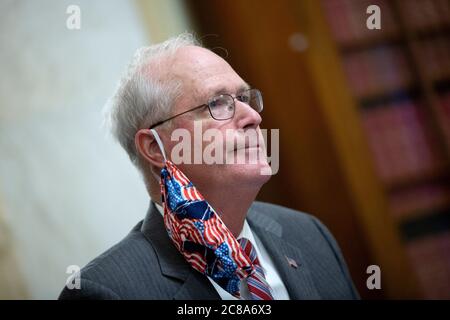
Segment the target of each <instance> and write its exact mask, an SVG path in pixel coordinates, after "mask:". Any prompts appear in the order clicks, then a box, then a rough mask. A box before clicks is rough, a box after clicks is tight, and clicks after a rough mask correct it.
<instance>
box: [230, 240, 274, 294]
mask: <svg viewBox="0 0 450 320" xmlns="http://www.w3.org/2000/svg"><path fill="white" fill-rule="evenodd" d="M238 241H239V243H240V245H241V247H242V248H243V249H244V252H245V254H246V255H247V256H248V257H249V258H250V261H251V262H252V263H253V266H254V267H255V272H253V273H252V274H251V275H250V276H249V277H248V278H247V285H248V291H250V294H251V296H252V299H253V300H273V296H272V293H271V288H270V286H269V284H268V283H267V281H266V278H265V277H264V271H263V269H262V268H261V264H260V263H259V259H258V256H257V254H256V250H255V248H254V247H253V245H252V243H251V242H250V240H248V239H246V238H240V239H239V240H238Z"/></svg>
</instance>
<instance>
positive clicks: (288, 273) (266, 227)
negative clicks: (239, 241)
mask: <svg viewBox="0 0 450 320" xmlns="http://www.w3.org/2000/svg"><path fill="white" fill-rule="evenodd" d="M247 220H248V223H249V225H250V227H251V229H252V231H253V232H255V233H256V235H257V236H258V238H259V239H260V240H261V242H262V243H263V245H264V247H265V248H266V250H267V252H268V253H269V254H270V256H271V258H272V261H273V263H274V264H275V267H276V268H277V271H278V273H279V275H280V277H281V279H282V280H283V283H284V285H285V286H286V289H287V291H288V293H289V297H290V298H291V299H293V300H294V299H295V300H307V299H320V295H319V293H318V291H317V289H316V287H315V284H314V281H313V278H312V276H311V272H310V269H309V268H308V265H307V264H306V262H305V260H304V259H303V255H302V252H301V250H300V249H299V248H298V247H297V246H295V245H294V244H292V243H290V242H289V241H287V240H285V239H283V228H282V226H281V225H280V224H279V223H278V222H277V221H275V220H274V219H272V218H270V217H268V216H265V215H263V214H261V213H258V212H254V209H252V208H251V209H250V212H249V214H248V216H247ZM288 258H290V259H293V260H295V262H296V263H297V267H296V268H295V267H294V266H291V264H290V263H289V261H288Z"/></svg>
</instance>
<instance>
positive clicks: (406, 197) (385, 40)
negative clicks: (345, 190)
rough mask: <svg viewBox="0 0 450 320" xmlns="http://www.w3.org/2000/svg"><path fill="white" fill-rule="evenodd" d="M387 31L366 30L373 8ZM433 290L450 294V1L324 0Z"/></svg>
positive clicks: (425, 292)
mask: <svg viewBox="0 0 450 320" xmlns="http://www.w3.org/2000/svg"><path fill="white" fill-rule="evenodd" d="M373 4H375V5H378V6H379V7H380V9H381V25H382V27H381V29H380V30H369V29H368V28H366V19H367V17H368V15H367V14H366V8H367V7H368V6H369V5H373ZM321 9H322V10H323V15H324V17H325V20H326V22H327V24H328V27H329V31H330V33H331V35H332V38H333V40H334V43H335V46H336V51H337V52H338V56H339V59H340V62H341V64H342V70H343V73H344V75H345V78H346V80H347V85H348V87H349V90H350V92H351V95H352V97H353V98H354V100H355V105H356V106H357V107H358V113H359V119H360V122H361V126H362V129H363V130H362V131H363V133H364V136H365V139H366V141H367V144H368V146H369V150H370V153H371V157H372V162H373V165H374V167H375V171H376V174H377V177H378V179H379V180H380V183H381V185H382V186H383V190H384V191H383V193H384V196H385V200H386V202H387V204H388V209H389V214H390V216H391V218H392V220H393V221H394V223H395V225H396V226H397V231H398V233H399V237H400V238H401V239H402V246H403V249H404V251H405V253H406V255H407V257H408V259H409V263H410V265H411V268H412V270H413V272H414V273H415V275H416V278H417V280H418V283H419V292H420V294H421V297H423V298H435V299H448V298H450V185H449V181H450V160H449V159H450V158H449V154H450V152H449V146H450V1H448V0H390V1H388V0H369V1H368V0H321Z"/></svg>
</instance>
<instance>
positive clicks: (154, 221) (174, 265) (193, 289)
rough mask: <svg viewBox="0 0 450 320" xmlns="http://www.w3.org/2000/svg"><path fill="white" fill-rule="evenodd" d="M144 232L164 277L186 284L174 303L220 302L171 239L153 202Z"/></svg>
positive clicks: (210, 285)
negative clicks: (178, 301) (181, 301)
mask: <svg viewBox="0 0 450 320" xmlns="http://www.w3.org/2000/svg"><path fill="white" fill-rule="evenodd" d="M141 232H142V233H143V235H144V236H145V238H146V239H147V240H148V241H149V242H150V243H151V244H152V246H153V248H154V249H155V252H156V255H157V256H158V261H159V266H160V268H161V273H162V274H163V275H164V276H166V277H171V278H175V279H178V280H180V281H182V282H183V284H182V285H181V287H180V290H179V291H178V292H177V293H176V294H175V295H174V297H173V298H174V299H186V300H190V299H204V300H208V299H220V296H219V294H218V293H217V291H216V290H215V289H214V287H213V285H212V284H211V282H210V281H209V280H208V278H207V277H206V276H204V275H202V274H200V272H198V271H196V270H194V269H193V268H192V267H191V266H190V265H189V263H187V262H186V260H185V259H184V257H183V256H182V255H181V254H180V252H178V250H177V248H176V247H175V245H174V244H173V243H172V241H171V240H170V238H169V236H168V235H167V232H166V228H165V226H164V221H163V218H162V216H161V214H160V213H159V211H158V209H157V208H156V207H155V205H154V203H153V202H150V207H149V209H148V212H147V215H146V217H145V219H144V222H143V224H142V227H141Z"/></svg>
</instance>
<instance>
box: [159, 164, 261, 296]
mask: <svg viewBox="0 0 450 320" xmlns="http://www.w3.org/2000/svg"><path fill="white" fill-rule="evenodd" d="M160 187H161V195H162V204H163V208H164V225H165V227H166V230H167V233H168V235H169V237H170V238H171V239H172V242H173V243H174V244H175V246H176V248H177V249H178V251H180V253H181V254H182V255H183V256H184V258H185V259H186V261H187V262H188V263H189V264H190V265H191V266H192V267H193V268H194V269H196V270H197V271H199V272H201V273H203V274H205V275H206V276H209V277H210V278H211V279H212V280H214V281H215V282H216V283H217V284H219V285H220V286H221V287H222V288H223V289H224V290H226V291H228V292H229V293H230V294H231V295H233V296H235V297H237V298H241V296H240V290H239V284H240V282H241V280H242V279H245V278H247V277H249V276H250V275H251V274H253V273H255V268H256V266H255V265H254V264H253V262H252V260H251V259H250V257H249V256H248V255H247V254H246V253H245V252H244V249H243V248H242V247H241V245H240V244H239V242H238V241H237V240H236V238H235V237H234V236H233V234H232V233H231V232H230V230H228V228H227V227H226V225H225V224H224V223H223V221H222V219H221V218H220V216H219V215H218V214H216V212H215V211H214V209H213V208H212V207H211V206H210V205H209V204H208V202H207V201H206V200H205V199H204V198H203V196H202V195H201V194H200V192H199V191H198V190H197V189H196V188H195V186H194V185H193V184H192V182H190V181H189V179H188V178H187V177H186V176H185V175H184V174H183V172H181V171H180V170H179V169H178V168H177V167H176V166H175V165H174V164H173V163H172V162H170V161H168V160H167V161H166V166H165V167H164V168H163V169H162V171H161V182H160Z"/></svg>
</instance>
